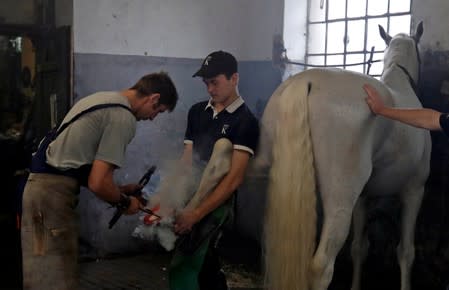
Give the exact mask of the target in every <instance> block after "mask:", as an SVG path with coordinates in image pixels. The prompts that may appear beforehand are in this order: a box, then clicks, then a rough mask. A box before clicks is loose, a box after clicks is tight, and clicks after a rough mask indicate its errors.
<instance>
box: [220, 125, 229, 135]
mask: <svg viewBox="0 0 449 290" xmlns="http://www.w3.org/2000/svg"><path fill="white" fill-rule="evenodd" d="M228 128H229V125H228V124H224V125H223V128H221V134H222V135H226V130H228Z"/></svg>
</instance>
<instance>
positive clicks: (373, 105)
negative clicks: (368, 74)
mask: <svg viewBox="0 0 449 290" xmlns="http://www.w3.org/2000/svg"><path fill="white" fill-rule="evenodd" d="M363 89H364V90H365V92H366V93H367V95H368V96H367V97H366V98H365V101H366V103H367V104H368V106H369V108H370V110H371V112H373V113H374V114H376V115H377V114H381V112H382V111H383V110H384V109H385V105H384V103H383V101H382V99H381V96H380V94H379V92H378V91H377V90H376V89H375V88H374V87H372V86H371V85H368V84H365V85H363Z"/></svg>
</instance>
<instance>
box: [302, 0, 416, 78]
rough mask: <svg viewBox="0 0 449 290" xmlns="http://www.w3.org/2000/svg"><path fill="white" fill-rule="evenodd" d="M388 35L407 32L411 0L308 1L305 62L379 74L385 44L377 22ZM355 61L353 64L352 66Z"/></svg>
mask: <svg viewBox="0 0 449 290" xmlns="http://www.w3.org/2000/svg"><path fill="white" fill-rule="evenodd" d="M379 24H380V25H382V26H383V27H384V28H385V30H386V31H387V32H388V33H389V34H390V35H395V34H397V33H400V32H404V33H410V26H411V0H309V7H308V17H307V31H308V33H307V47H306V57H305V60H306V63H307V64H310V66H312V65H324V66H334V67H340V68H345V69H348V70H353V71H357V72H360V73H365V74H366V73H369V74H370V75H372V76H380V75H381V73H382V69H383V63H382V62H381V61H380V62H374V63H372V64H371V67H370V69H369V72H368V64H367V63H366V62H367V61H368V60H369V59H370V54H371V49H372V48H374V49H373V56H372V59H373V60H382V59H383V51H384V49H385V43H384V41H383V39H382V38H381V37H380V35H379V28H378V25H379ZM354 64H357V65H354Z"/></svg>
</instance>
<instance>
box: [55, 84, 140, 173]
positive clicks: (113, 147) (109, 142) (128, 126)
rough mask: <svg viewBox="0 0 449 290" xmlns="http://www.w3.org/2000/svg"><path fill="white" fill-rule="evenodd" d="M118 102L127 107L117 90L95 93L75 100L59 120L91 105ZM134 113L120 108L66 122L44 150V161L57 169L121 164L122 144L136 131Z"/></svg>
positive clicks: (105, 109)
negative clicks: (100, 164) (102, 162)
mask: <svg viewBox="0 0 449 290" xmlns="http://www.w3.org/2000/svg"><path fill="white" fill-rule="evenodd" d="M105 103H118V104H123V105H125V106H128V107H130V104H129V102H128V99H127V98H126V97H124V96H122V95H120V93H118V92H98V93H95V94H92V95H90V96H87V97H85V98H83V99H81V100H80V101H78V102H77V103H76V104H75V105H74V106H73V107H72V108H71V109H70V111H69V112H68V113H67V115H66V116H65V118H64V120H63V123H65V122H68V121H70V120H71V119H72V118H73V117H74V116H75V115H76V114H78V113H79V112H81V111H84V110H86V109H87V108H90V107H92V106H94V105H98V104H105ZM136 122H137V120H136V118H135V116H134V115H133V114H132V113H131V112H129V111H128V110H126V109H125V108H121V107H112V108H104V109H99V110H96V111H93V112H90V113H87V114H85V115H83V116H82V117H80V118H79V119H78V120H76V121H75V122H73V123H72V124H70V125H69V126H68V127H67V128H66V129H65V130H64V131H63V132H62V133H61V134H60V135H59V136H58V137H57V138H56V140H55V141H53V142H52V143H50V145H49V146H48V149H47V154H46V156H47V163H48V164H50V165H51V166H53V167H56V168H58V169H61V170H65V169H69V168H78V167H80V166H82V165H85V164H92V163H93V161H94V160H96V159H97V160H102V161H105V162H108V163H111V164H114V165H116V166H117V167H121V166H122V165H123V162H124V159H125V150H126V146H127V145H128V144H129V142H130V141H131V140H132V138H133V137H134V134H135V132H136Z"/></svg>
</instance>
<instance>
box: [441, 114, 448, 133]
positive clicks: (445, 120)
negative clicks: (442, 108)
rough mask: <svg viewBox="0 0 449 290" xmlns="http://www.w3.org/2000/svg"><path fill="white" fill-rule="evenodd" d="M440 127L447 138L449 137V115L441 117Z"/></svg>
mask: <svg viewBox="0 0 449 290" xmlns="http://www.w3.org/2000/svg"><path fill="white" fill-rule="evenodd" d="M440 127H441V129H442V130H443V132H444V134H446V136H449V113H443V114H441V115H440Z"/></svg>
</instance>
